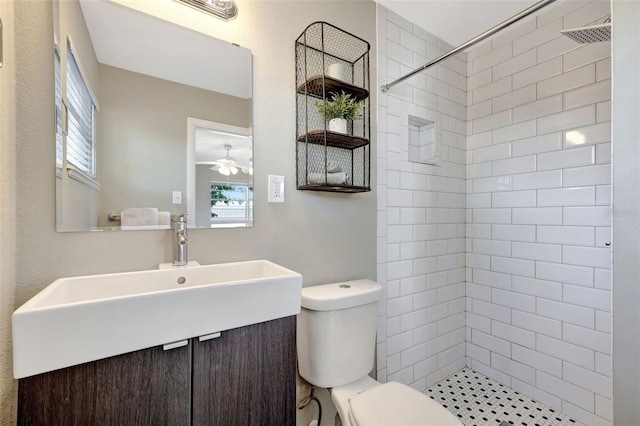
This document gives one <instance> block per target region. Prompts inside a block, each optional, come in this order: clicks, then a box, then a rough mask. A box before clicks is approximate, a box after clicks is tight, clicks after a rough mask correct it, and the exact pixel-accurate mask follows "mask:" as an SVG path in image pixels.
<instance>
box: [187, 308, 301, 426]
mask: <svg viewBox="0 0 640 426" xmlns="http://www.w3.org/2000/svg"><path fill="white" fill-rule="evenodd" d="M193 349H194V350H193V424H194V425H195V426H204V425H218V426H232V425H239V426H240V425H242V426H246V425H279V426H280V425H283V426H284V425H294V424H295V419H296V413H295V411H296V409H295V392H296V382H295V381H296V321H295V316H291V317H286V318H281V319H277V320H273V321H268V322H264V323H260V324H255V325H250V326H246V327H242V328H237V329H233V330H228V331H224V332H222V335H221V336H220V337H219V338H216V339H212V340H207V341H204V342H199V341H197V339H194V348H193Z"/></svg>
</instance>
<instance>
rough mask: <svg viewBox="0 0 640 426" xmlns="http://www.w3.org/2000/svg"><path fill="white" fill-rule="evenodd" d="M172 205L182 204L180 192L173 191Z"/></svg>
mask: <svg viewBox="0 0 640 426" xmlns="http://www.w3.org/2000/svg"><path fill="white" fill-rule="evenodd" d="M173 204H182V191H173Z"/></svg>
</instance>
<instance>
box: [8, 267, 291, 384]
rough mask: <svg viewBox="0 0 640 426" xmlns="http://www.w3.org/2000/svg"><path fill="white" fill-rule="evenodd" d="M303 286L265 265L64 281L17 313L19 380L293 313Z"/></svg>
mask: <svg viewBox="0 0 640 426" xmlns="http://www.w3.org/2000/svg"><path fill="white" fill-rule="evenodd" d="M301 288H302V276H301V275H300V274H298V273H297V272H293V271H291V270H289V269H286V268H284V267H282V266H279V265H276V264H275V263H272V262H269V261H266V260H255V261H247V262H237V263H225V264H218V265H204V266H197V267H192V268H184V269H167V270H152V271H141V272H128V273H117V274H105V275H90V276H82V277H73V278H61V279H59V280H56V281H54V282H53V283H52V284H50V285H49V286H48V287H47V288H45V289H44V290H42V291H41V292H40V293H38V294H37V295H36V296H34V297H33V298H32V299H31V300H29V301H28V302H27V303H25V304H24V305H22V306H21V307H20V308H19V309H18V310H16V311H15V312H14V313H13V371H14V377H15V378H17V379H19V378H22V377H27V376H31V375H34V374H39V373H44V372H47V371H52V370H57V369H59V368H64V367H69V366H72V365H77V364H82V363H85V362H89V361H95V360H98V359H101V358H106V357H109V356H114V355H120V354H123V353H126V352H132V351H136V350H140V349H145V348H150V347H153V346H157V345H164V344H167V343H174V342H177V341H181V340H184V339H189V338H192V337H198V336H204V335H208V334H212V333H216V332H220V331H224V330H230V329H233V328H237V327H243V326H246V325H250V324H256V323H260V322H264V321H269V320H273V319H277V318H282V317H286V316H290V315H296V314H298V313H299V312H300V292H301ZM274 344H277V342H274Z"/></svg>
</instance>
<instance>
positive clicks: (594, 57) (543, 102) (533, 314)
mask: <svg viewBox="0 0 640 426" xmlns="http://www.w3.org/2000/svg"><path fill="white" fill-rule="evenodd" d="M568 3H571V4H570V5H568ZM609 13H610V12H609V5H608V2H606V1H601V0H597V1H575V2H565V3H559V4H558V5H557V6H551V7H549V8H547V9H546V10H545V11H544V12H543V13H542V14H540V15H538V16H537V17H536V18H534V19H530V20H529V21H528V22H527V23H526V24H523V27H517V28H514V29H513V30H506V31H504V32H503V33H501V35H500V38H499V43H495V42H493V44H492V43H491V42H490V43H487V44H485V45H481V46H480V47H477V48H476V49H472V50H471V51H470V52H468V57H469V61H468V67H467V70H468V82H469V85H468V87H467V90H468V93H469V96H468V101H469V102H468V104H467V111H468V115H467V120H468V123H469V127H468V129H469V132H468V134H467V153H466V154H467V155H466V158H467V174H466V178H467V185H466V187H467V189H468V191H469V192H468V193H467V197H466V201H467V205H466V207H467V210H468V211H469V213H468V214H467V219H468V222H467V228H466V234H465V237H466V238H467V240H468V241H469V242H468V243H467V245H466V246H467V248H468V255H467V264H466V266H467V268H469V273H468V275H467V277H468V278H467V289H466V296H467V299H468V300H467V316H466V325H467V329H468V331H467V336H471V338H470V339H467V348H466V349H467V351H466V357H467V365H469V366H470V367H471V368H473V369H474V370H476V371H480V372H482V373H483V374H486V375H487V376H489V377H491V378H493V379H495V380H498V381H500V382H501V383H503V384H505V385H508V386H511V387H513V388H514V389H517V390H519V391H521V392H523V393H525V394H527V395H529V396H530V397H533V398H538V399H540V400H541V401H543V402H545V403H546V404H548V405H550V406H551V407H553V408H555V409H558V410H561V411H562V412H563V413H565V414H567V415H569V416H571V417H573V418H574V419H576V420H578V421H580V422H582V423H584V424H587V425H601V424H602V425H610V424H611V389H612V384H611V358H610V355H611V315H610V311H611V307H610V305H611V294H610V291H611V289H610V267H611V252H610V249H609V248H608V246H606V245H605V244H606V243H607V242H608V241H609V239H610V226H611V218H610V190H611V187H610V183H611V178H610V174H611V167H610V158H611V146H610V142H611V136H610V135H611V123H610V119H611V114H610V100H611V74H610V43H608V42H604V43H598V44H594V45H587V46H582V47H579V45H577V44H576V43H574V42H571V41H570V40H568V39H566V38H565V37H563V36H561V35H560V29H561V28H571V27H575V26H581V25H587V24H590V23H595V22H596V21H598V22H602V20H603V19H604V18H606V17H607V16H608V15H609ZM524 25H526V30H525V27H524ZM487 45H489V46H487ZM478 257H481V258H480V259H482V261H480V260H479V259H478ZM469 259H472V260H473V261H472V262H469Z"/></svg>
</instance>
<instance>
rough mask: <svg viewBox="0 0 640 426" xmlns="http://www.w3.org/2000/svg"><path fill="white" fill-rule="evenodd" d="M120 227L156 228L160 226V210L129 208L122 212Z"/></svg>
mask: <svg viewBox="0 0 640 426" xmlns="http://www.w3.org/2000/svg"><path fill="white" fill-rule="evenodd" d="M120 225H121V226H122V227H125V226H156V225H158V209H156V208H153V207H136V208H128V209H125V210H123V211H122V213H121V220H120Z"/></svg>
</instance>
